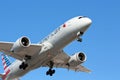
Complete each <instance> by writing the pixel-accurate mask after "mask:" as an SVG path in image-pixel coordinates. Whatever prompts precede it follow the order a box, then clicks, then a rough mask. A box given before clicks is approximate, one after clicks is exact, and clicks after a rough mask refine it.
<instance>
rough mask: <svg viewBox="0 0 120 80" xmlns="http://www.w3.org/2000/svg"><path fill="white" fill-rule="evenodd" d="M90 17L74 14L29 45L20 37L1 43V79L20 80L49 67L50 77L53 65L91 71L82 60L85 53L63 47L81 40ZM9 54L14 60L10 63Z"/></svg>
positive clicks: (84, 57) (84, 59) (47, 72)
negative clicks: (73, 52)
mask: <svg viewBox="0 0 120 80" xmlns="http://www.w3.org/2000/svg"><path fill="white" fill-rule="evenodd" d="M91 23H92V20H91V19H90V18H88V17H86V16H77V17H74V18H72V19H70V20H68V21H66V22H65V23H64V24H62V25H61V26H60V27H59V28H57V29H56V30H55V31H53V32H52V33H51V34H50V35H48V36H47V37H46V38H44V39H43V40H42V41H41V42H40V43H37V44H32V43H31V41H30V39H29V38H28V37H26V36H22V37H21V38H19V39H17V40H16V42H2V41H1V42H0V52H2V53H3V54H1V56H2V63H3V66H4V73H3V74H0V78H1V79H2V80H20V79H19V78H20V77H22V76H23V75H25V74H26V73H28V72H29V71H32V70H34V69H37V68H39V67H49V70H48V71H46V75H49V76H53V74H54V73H55V70H54V69H53V68H55V67H56V68H66V69H69V70H74V71H78V72H79V71H81V72H91V71H90V70H89V69H87V68H85V67H84V66H83V65H82V63H84V62H85V61H86V55H85V53H84V52H77V53H75V54H74V55H72V56H69V55H67V53H66V52H65V51H64V50H63V49H64V47H66V46H67V45H68V44H69V43H71V42H72V41H74V40H77V41H78V42H82V38H81V36H82V35H83V34H84V33H85V31H86V30H87V29H88V28H89V26H90V25H91ZM8 56H11V57H13V58H15V59H16V61H15V62H13V63H11V62H10V61H9V58H8Z"/></svg>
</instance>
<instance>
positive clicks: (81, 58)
mask: <svg viewBox="0 0 120 80" xmlns="http://www.w3.org/2000/svg"><path fill="white" fill-rule="evenodd" d="M85 61H86V55H85V54H84V53H83V52H78V53H76V54H75V55H73V56H71V57H70V60H69V62H68V63H69V65H71V66H77V65H79V64H82V63H84V62H85Z"/></svg>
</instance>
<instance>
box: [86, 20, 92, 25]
mask: <svg viewBox="0 0 120 80" xmlns="http://www.w3.org/2000/svg"><path fill="white" fill-rule="evenodd" d="M85 21H86V26H90V25H91V24H92V20H91V19H90V18H86V20H85Z"/></svg>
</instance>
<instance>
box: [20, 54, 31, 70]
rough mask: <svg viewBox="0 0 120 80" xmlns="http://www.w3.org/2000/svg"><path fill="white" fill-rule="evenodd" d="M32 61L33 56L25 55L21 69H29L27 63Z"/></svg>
mask: <svg viewBox="0 0 120 80" xmlns="http://www.w3.org/2000/svg"><path fill="white" fill-rule="evenodd" d="M30 59H31V56H29V55H25V58H24V59H23V62H22V64H21V65H20V66H19V68H20V69H23V70H25V69H26V68H27V67H28V64H27V63H26V62H27V60H30Z"/></svg>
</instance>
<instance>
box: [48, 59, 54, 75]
mask: <svg viewBox="0 0 120 80" xmlns="http://www.w3.org/2000/svg"><path fill="white" fill-rule="evenodd" d="M53 65H54V63H53V62H52V61H50V69H49V70H48V71H47V72H46V75H50V76H52V75H53V74H55V70H54V69H53V70H52V68H53Z"/></svg>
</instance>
